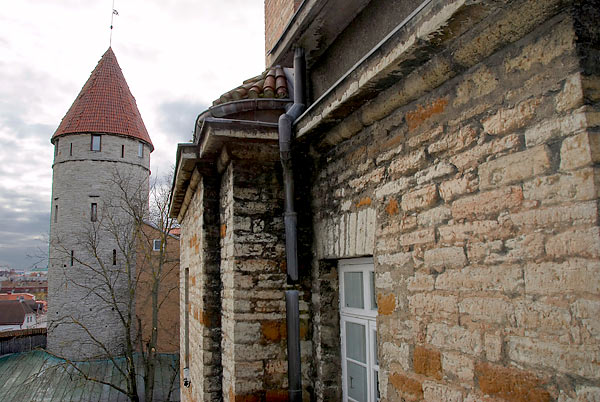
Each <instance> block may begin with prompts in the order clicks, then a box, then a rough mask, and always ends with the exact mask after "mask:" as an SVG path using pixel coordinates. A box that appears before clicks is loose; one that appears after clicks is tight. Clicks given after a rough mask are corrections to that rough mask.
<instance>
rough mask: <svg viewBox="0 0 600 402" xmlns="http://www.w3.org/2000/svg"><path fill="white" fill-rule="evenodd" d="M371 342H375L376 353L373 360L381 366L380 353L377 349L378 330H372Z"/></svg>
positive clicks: (374, 351)
mask: <svg viewBox="0 0 600 402" xmlns="http://www.w3.org/2000/svg"><path fill="white" fill-rule="evenodd" d="M371 342H373V354H374V355H375V356H373V361H374V362H375V365H376V366H379V356H378V354H379V353H378V351H377V330H373V331H371Z"/></svg>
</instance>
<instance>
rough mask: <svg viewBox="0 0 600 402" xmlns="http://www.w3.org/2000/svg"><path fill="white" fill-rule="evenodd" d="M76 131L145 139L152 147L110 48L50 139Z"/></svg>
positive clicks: (151, 146) (152, 148)
mask: <svg viewBox="0 0 600 402" xmlns="http://www.w3.org/2000/svg"><path fill="white" fill-rule="evenodd" d="M76 133H107V134H117V135H124V136H127V137H133V138H136V139H138V140H141V141H144V142H146V143H147V144H148V145H150V148H151V150H154V146H153V145H152V140H151V139H150V135H149V134H148V131H147V130H146V126H145V125H144V121H143V120H142V116H141V114H140V111H139V110H138V108H137V104H136V101H135V98H134V97H133V95H132V94H131V91H130V89H129V86H128V85H127V81H126V80H125V77H124V76H123V72H122V71H121V67H120V66H119V63H118V62H117V58H116V56H115V54H114V52H113V50H112V48H111V47H109V48H108V50H107V51H106V52H105V53H104V54H103V55H102V57H101V58H100V61H99V62H98V64H97V65H96V68H94V71H92V73H91V75H90V77H89V78H88V80H87V81H86V83H85V84H84V85H83V87H82V88H81V91H80V92H79V95H77V97H76V98H75V101H74V102H73V104H72V105H71V107H70V108H69V110H68V111H67V113H66V114H65V117H63V119H62V121H61V123H60V125H59V126H58V128H57V129H56V132H55V133H54V135H53V136H52V140H51V141H52V142H54V139H55V138H57V137H59V136H61V135H64V134H76Z"/></svg>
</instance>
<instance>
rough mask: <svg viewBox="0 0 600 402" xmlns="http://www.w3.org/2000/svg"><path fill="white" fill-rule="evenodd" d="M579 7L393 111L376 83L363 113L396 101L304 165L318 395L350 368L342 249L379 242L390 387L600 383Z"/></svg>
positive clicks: (586, 395) (567, 389)
mask: <svg viewBox="0 0 600 402" xmlns="http://www.w3.org/2000/svg"><path fill="white" fill-rule="evenodd" d="M578 18H580V17H578V16H575V17H574V16H573V14H572V13H570V12H567V11H565V12H563V13H561V14H559V15H557V16H556V17H554V18H552V19H550V20H548V21H546V22H545V23H543V24H540V25H539V26H538V27H537V28H536V29H535V30H534V31H532V32H530V33H528V34H527V35H526V36H524V37H522V38H521V39H520V40H518V41H516V42H514V43H512V44H510V45H505V46H504V47H501V48H498V49H497V50H496V51H494V52H493V53H491V54H490V55H489V56H487V57H485V58H484V59H483V60H482V61H481V62H479V63H478V64H476V65H474V66H473V67H471V68H469V69H468V70H466V71H464V72H462V73H461V74H458V75H456V76H454V78H452V79H450V80H448V81H446V82H444V83H443V84H441V85H440V86H438V87H437V88H435V89H434V90H432V91H429V92H423V95H422V96H420V97H418V99H416V100H414V101H411V102H409V103H406V104H404V105H403V106H400V107H398V108H397V109H395V110H392V111H390V112H388V113H387V114H384V115H383V114H381V113H379V112H378V111H376V110H374V108H376V107H378V106H377V105H384V104H385V99H382V98H381V96H383V95H380V97H379V98H376V99H374V100H373V101H372V102H370V103H367V104H365V105H363V106H362V107H361V108H360V109H359V110H358V111H356V112H355V114H354V115H352V116H351V117H350V118H353V119H355V120H356V119H357V117H358V119H359V120H360V116H364V115H365V114H370V115H378V114H379V115H380V116H382V117H381V118H379V119H377V120H376V121H374V122H373V124H370V125H368V126H366V127H364V128H363V129H362V130H361V131H360V132H359V133H358V134H357V135H355V136H354V137H352V138H351V139H349V140H347V141H345V142H343V143H341V144H339V145H337V146H335V147H334V148H331V149H329V150H327V152H325V153H322V154H321V155H318V156H315V157H314V159H313V163H314V171H313V172H312V174H311V175H310V176H307V175H305V176H300V178H301V179H303V180H304V181H305V182H307V183H309V184H308V185H310V186H311V189H312V190H311V196H312V199H313V201H312V205H310V206H309V205H304V206H303V208H308V209H311V210H312V211H313V216H314V219H313V229H314V244H313V252H314V255H315V259H314V262H313V271H312V272H313V287H312V291H313V295H312V304H311V310H312V312H313V316H312V317H311V319H312V324H313V326H314V327H315V329H314V333H313V338H312V339H313V342H314V349H313V362H314V363H313V364H314V366H315V373H317V375H315V376H314V377H313V378H314V381H313V386H314V389H315V396H316V398H317V400H333V399H335V398H337V397H338V395H339V394H336V393H335V390H336V387H337V389H339V384H340V383H341V380H340V378H341V371H340V369H339V365H338V364H335V359H338V361H339V328H335V327H332V328H333V330H331V331H329V330H330V328H331V326H332V325H335V324H336V321H337V320H339V317H336V316H335V314H333V315H330V316H327V315H326V314H325V312H326V311H327V309H329V308H330V306H333V307H331V308H334V309H335V303H338V300H337V295H336V292H338V291H339V290H338V289H337V287H338V286H339V285H338V284H337V273H336V265H335V261H336V260H337V259H340V258H351V257H360V256H369V255H372V256H373V257H374V262H375V272H376V291H377V299H378V306H379V310H378V317H377V329H378V348H379V349H378V350H379V359H380V390H381V396H382V400H383V401H399V400H408V401H412V400H426V401H441V400H448V401H450V400H451V401H481V400H490V401H491V400H509V401H525V400H540V401H550V400H561V401H584V400H594V398H599V397H600V369H599V367H598V361H599V360H600V331H599V330H598V328H599V322H600V321H599V320H600V319H599V318H598V317H600V281H599V279H598V278H600V260H599V257H600V254H599V253H600V236H599V230H600V229H599V227H598V190H599V179H600V175H599V173H600V172H599V171H598V162H599V161H600V148H599V146H598V144H599V141H598V138H599V137H598V135H599V132H598V127H599V125H600V108H598V100H599V99H600V96H599V92H598V89H597V88H598V82H599V80H598V67H597V65H598V63H593V62H590V60H596V61H597V60H598V55H597V51H595V50H593V49H595V48H596V47H597V46H596V45H597V43H598V37H599V36H598V33H597V30H595V28H593V29H592V28H589V26H586V24H584V23H582V22H581V21H580V20H578ZM594 43H595V44H596V45H594ZM429 78H432V77H428V76H427V75H426V74H424V75H423V76H421V81H419V82H417V83H414V85H425V84H426V83H427V81H428V79H429ZM404 85H406V83H405V82H403V81H399V82H398V83H397V84H395V87H392V89H390V90H387V91H386V92H385V96H393V95H390V94H393V93H394V91H395V90H396V91H397V92H398V93H399V94H400V96H401V94H402V90H403V88H405V86H404ZM416 92H418V91H416ZM325 135H326V134H325ZM350 167H351V168H350ZM304 246H306V247H310V244H305V245H304ZM337 325H339V323H338V324H337ZM336 345H337V348H336ZM332 361H333V363H332ZM336 381H337V382H336Z"/></svg>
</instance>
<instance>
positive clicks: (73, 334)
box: [48, 48, 154, 360]
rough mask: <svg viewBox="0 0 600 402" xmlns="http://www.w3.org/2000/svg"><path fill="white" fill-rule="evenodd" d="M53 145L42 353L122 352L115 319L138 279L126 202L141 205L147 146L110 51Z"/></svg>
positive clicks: (144, 193) (147, 164)
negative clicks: (131, 276) (132, 279)
mask: <svg viewBox="0 0 600 402" xmlns="http://www.w3.org/2000/svg"><path fill="white" fill-rule="evenodd" d="M51 142H52V144H54V149H55V151H54V163H53V180H52V206H51V208H52V214H51V222H50V251H49V252H50V256H49V257H50V258H49V270H48V298H49V303H48V307H49V310H48V327H49V330H48V350H49V351H50V352H52V353H55V354H57V355H61V356H64V357H66V358H69V359H73V360H83V359H87V358H93V357H103V356H105V355H106V353H107V352H106V350H104V348H106V349H107V350H108V352H110V353H111V354H113V353H114V354H119V353H120V351H122V350H123V347H124V342H125V333H126V331H125V330H124V326H123V325H122V324H121V322H120V319H119V315H118V314H117V312H118V311H119V309H121V310H122V311H126V309H127V308H126V303H127V299H128V296H127V280H128V276H127V273H128V272H129V273H131V274H133V272H134V271H135V264H134V261H135V247H131V244H133V243H132V242H131V238H129V237H131V233H132V230H131V229H132V228H133V225H132V219H131V216H130V214H129V213H128V212H129V211H127V208H123V206H124V204H125V202H124V198H130V199H137V200H142V202H141V203H140V204H141V205H145V206H146V207H147V198H148V179H149V175H150V152H152V151H153V149H154V147H153V145H152V141H151V140H150V136H149V135H148V132H147V131H146V127H145V126H144V122H143V121H142V117H141V115H140V112H139V110H138V108H137V105H136V102H135V99H134V97H133V96H132V94H131V92H130V90H129V87H128V85H127V82H126V81H125V78H124V76H123V73H122V72H121V68H120V67H119V64H118V63H117V59H116V57H115V54H114V53H113V51H112V49H111V48H108V50H107V51H106V53H104V55H103V56H102V58H101V59H100V61H99V62H98V65H97V66H96V68H95V69H94V71H93V72H92V74H91V76H90V78H89V79H88V80H87V82H86V83H85V85H84V86H83V88H82V89H81V92H80V93H79V95H78V96H77V98H76V99H75V101H74V102H73V105H72V106H71V108H70V109H69V111H68V112H67V114H66V115H65V117H64V118H63V120H62V122H61V123H60V125H59V127H58V129H57V130H56V132H55V133H54V135H53V136H52V139H51ZM122 189H125V192H123V191H122ZM124 193H125V194H127V195H126V196H124V195H123V194H124ZM109 284H110V285H109ZM113 298H114V299H113ZM112 300H116V301H117V303H118V304H117V305H116V306H115V304H114V303H113V301H112Z"/></svg>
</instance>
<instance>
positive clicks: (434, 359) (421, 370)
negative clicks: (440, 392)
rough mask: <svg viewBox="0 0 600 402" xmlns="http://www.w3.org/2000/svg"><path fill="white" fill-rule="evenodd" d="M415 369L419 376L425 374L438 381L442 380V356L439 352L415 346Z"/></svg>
mask: <svg viewBox="0 0 600 402" xmlns="http://www.w3.org/2000/svg"><path fill="white" fill-rule="evenodd" d="M413 367H414V370H415V373H417V374H423V375H426V376H427V377H433V378H435V379H438V380H441V379H442V356H441V353H440V352H439V351H437V350H432V349H426V348H424V347H423V346H415V351H414V353H413Z"/></svg>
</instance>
